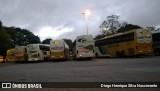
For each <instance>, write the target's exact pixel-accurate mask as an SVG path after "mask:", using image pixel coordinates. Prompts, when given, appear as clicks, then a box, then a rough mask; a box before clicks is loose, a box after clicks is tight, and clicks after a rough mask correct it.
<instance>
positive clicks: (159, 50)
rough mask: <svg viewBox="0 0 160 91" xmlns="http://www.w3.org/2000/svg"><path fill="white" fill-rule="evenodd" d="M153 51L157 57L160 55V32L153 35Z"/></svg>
mask: <svg viewBox="0 0 160 91" xmlns="http://www.w3.org/2000/svg"><path fill="white" fill-rule="evenodd" d="M152 39H153V50H154V54H155V55H156V56H158V55H160V32H159V33H153V34H152Z"/></svg>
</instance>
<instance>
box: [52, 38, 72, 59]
mask: <svg viewBox="0 0 160 91" xmlns="http://www.w3.org/2000/svg"><path fill="white" fill-rule="evenodd" d="M50 50H51V55H50V59H53V60H58V59H64V60H67V59H69V46H68V45H67V44H66V42H65V41H64V40H51V41H50Z"/></svg>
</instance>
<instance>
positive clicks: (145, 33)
mask: <svg viewBox="0 0 160 91" xmlns="http://www.w3.org/2000/svg"><path fill="white" fill-rule="evenodd" d="M141 34H142V35H143V36H144V37H147V36H148V34H149V33H148V31H147V30H144V31H142V32H141Z"/></svg>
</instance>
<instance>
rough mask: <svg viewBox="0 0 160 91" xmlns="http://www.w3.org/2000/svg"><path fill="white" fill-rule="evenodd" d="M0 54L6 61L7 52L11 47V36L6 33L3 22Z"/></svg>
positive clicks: (0, 34) (0, 26) (0, 27)
mask: <svg viewBox="0 0 160 91" xmlns="http://www.w3.org/2000/svg"><path fill="white" fill-rule="evenodd" d="M0 23H1V25H0V54H1V55H2V56H3V59H5V56H6V51H7V50H8V49H9V48H10V47H11V40H10V35H9V34H8V33H7V32H6V31H5V29H4V28H3V26H2V22H0Z"/></svg>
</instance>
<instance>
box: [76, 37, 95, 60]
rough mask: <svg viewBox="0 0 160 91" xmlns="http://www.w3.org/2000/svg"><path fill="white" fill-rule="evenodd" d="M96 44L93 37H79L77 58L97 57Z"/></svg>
mask: <svg viewBox="0 0 160 91" xmlns="http://www.w3.org/2000/svg"><path fill="white" fill-rule="evenodd" d="M94 50H95V44H94V39H93V36H92V35H83V36H77V38H76V49H75V51H74V52H75V58H76V59H78V58H89V59H91V58H93V57H94V56H95V52H94Z"/></svg>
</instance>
